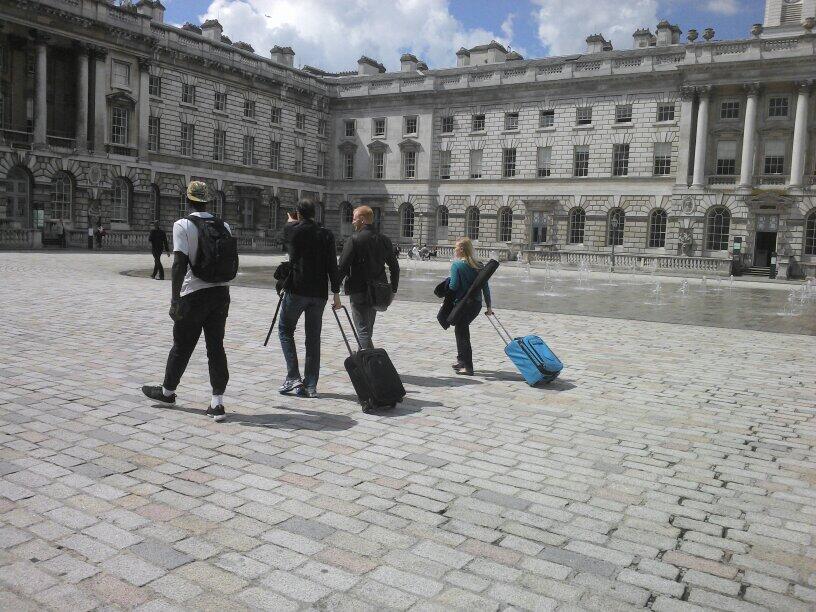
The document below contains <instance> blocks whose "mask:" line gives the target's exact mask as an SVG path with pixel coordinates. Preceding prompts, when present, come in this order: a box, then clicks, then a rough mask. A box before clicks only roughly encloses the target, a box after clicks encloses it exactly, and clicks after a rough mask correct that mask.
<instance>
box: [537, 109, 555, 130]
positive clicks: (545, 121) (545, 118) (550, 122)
mask: <svg viewBox="0 0 816 612" xmlns="http://www.w3.org/2000/svg"><path fill="white" fill-rule="evenodd" d="M554 125H555V111H554V110H553V109H548V110H543V111H539V113H538V127H540V128H548V127H552V126H554Z"/></svg>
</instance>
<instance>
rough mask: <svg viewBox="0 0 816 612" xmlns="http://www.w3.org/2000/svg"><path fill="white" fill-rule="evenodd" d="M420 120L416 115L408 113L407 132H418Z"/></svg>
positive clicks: (406, 119)
mask: <svg viewBox="0 0 816 612" xmlns="http://www.w3.org/2000/svg"><path fill="white" fill-rule="evenodd" d="M418 122H419V120H418V118H417V116H416V115H408V116H407V117H406V118H405V132H404V133H405V134H416V133H417V124H418Z"/></svg>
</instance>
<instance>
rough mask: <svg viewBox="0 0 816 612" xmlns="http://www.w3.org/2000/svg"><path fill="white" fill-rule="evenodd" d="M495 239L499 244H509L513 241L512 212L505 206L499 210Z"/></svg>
mask: <svg viewBox="0 0 816 612" xmlns="http://www.w3.org/2000/svg"><path fill="white" fill-rule="evenodd" d="M496 238H497V240H498V241H499V242H510V241H511V240H512V239H513V210H512V209H511V208H509V207H507V206H505V207H504V208H501V209H499V231H498V236H497V237H496Z"/></svg>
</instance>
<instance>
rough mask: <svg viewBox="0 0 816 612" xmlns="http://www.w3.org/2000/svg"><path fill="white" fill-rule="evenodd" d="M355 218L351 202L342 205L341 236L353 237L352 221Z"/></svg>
mask: <svg viewBox="0 0 816 612" xmlns="http://www.w3.org/2000/svg"><path fill="white" fill-rule="evenodd" d="M353 218H354V208H353V207H352V205H351V202H342V203H341V204H340V235H341V236H351V229H352V227H351V220H352V219H353Z"/></svg>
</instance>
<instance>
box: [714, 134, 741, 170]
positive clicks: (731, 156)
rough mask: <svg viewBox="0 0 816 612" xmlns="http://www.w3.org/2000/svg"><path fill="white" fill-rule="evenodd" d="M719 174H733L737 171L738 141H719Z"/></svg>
mask: <svg viewBox="0 0 816 612" xmlns="http://www.w3.org/2000/svg"><path fill="white" fill-rule="evenodd" d="M716 173H717V174H718V175H719V176H731V175H734V174H736V173H737V143H736V141H734V140H721V141H720V142H718V143H717V170H716Z"/></svg>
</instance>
